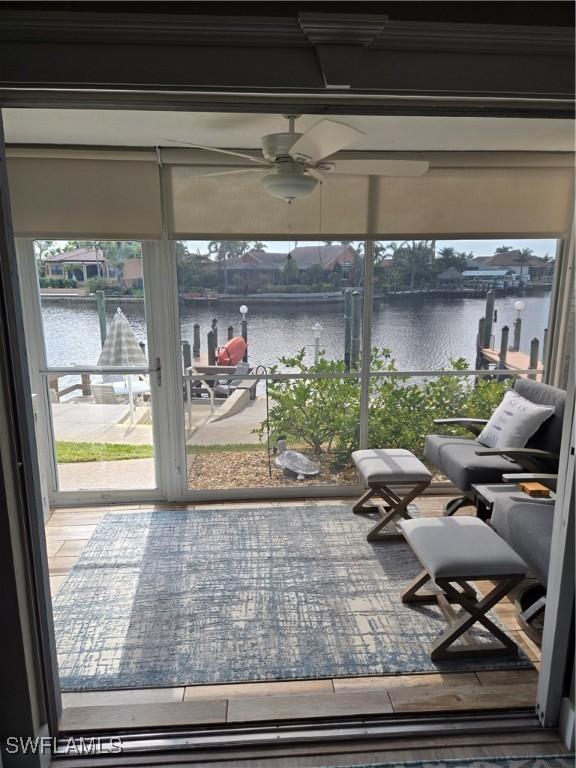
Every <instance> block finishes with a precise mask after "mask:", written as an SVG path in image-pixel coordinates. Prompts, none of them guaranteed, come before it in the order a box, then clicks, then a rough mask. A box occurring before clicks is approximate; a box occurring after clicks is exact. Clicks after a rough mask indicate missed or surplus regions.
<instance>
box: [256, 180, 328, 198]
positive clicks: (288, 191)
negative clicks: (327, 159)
mask: <svg viewBox="0 0 576 768" xmlns="http://www.w3.org/2000/svg"><path fill="white" fill-rule="evenodd" d="M262 185H263V186H264V189H265V190H266V192H267V193H268V194H269V195H272V196H273V197H278V198H280V199H281V200H286V201H287V202H291V201H292V200H297V199H298V198H300V197H306V196H307V195H310V194H312V192H314V190H315V189H316V187H317V185H318V179H316V178H315V177H314V176H308V175H306V174H305V173H269V174H267V175H266V176H264V177H263V178H262Z"/></svg>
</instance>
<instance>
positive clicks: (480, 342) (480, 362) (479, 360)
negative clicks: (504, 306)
mask: <svg viewBox="0 0 576 768" xmlns="http://www.w3.org/2000/svg"><path fill="white" fill-rule="evenodd" d="M485 326H486V318H485V317H481V318H480V320H478V335H477V336H476V370H477V371H479V370H480V369H481V368H484V367H485V366H486V361H485V360H484V355H483V354H482V348H483V346H484V329H485Z"/></svg>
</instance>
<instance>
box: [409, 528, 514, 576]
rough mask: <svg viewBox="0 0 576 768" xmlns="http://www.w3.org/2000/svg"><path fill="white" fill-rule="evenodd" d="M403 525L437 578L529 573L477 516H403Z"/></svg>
mask: <svg viewBox="0 0 576 768" xmlns="http://www.w3.org/2000/svg"><path fill="white" fill-rule="evenodd" d="M399 525H400V528H401V529H402V532H403V533H404V536H405V537H406V540H407V541H408V543H409V544H410V546H411V548H412V550H413V551H414V554H415V555H416V557H417V558H418V559H419V560H420V562H421V563H422V566H423V567H424V568H425V570H427V571H428V573H429V574H430V576H431V577H432V578H433V579H438V578H449V579H458V578H462V579H475V578H476V579H479V578H483V577H492V576H511V575H514V574H517V575H521V574H524V573H526V570H527V568H526V564H525V563H524V562H523V560H522V559H521V558H520V557H519V555H517V554H516V552H515V551H514V550H513V549H512V547H510V546H509V545H508V544H507V543H506V542H505V541H504V540H503V539H502V538H500V536H498V534H497V533H495V532H494V531H493V530H492V528H490V526H488V525H486V523H483V522H482V521H481V520H478V518H477V517H428V518H426V517H424V518H419V519H417V520H401V521H400V523H399Z"/></svg>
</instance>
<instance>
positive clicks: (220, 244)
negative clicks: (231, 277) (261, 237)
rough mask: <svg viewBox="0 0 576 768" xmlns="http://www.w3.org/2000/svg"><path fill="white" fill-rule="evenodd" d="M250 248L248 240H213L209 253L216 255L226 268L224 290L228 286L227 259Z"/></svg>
mask: <svg viewBox="0 0 576 768" xmlns="http://www.w3.org/2000/svg"><path fill="white" fill-rule="evenodd" d="M249 248H250V242H249V241H248V240H211V241H210V242H209V243H208V253H211V254H214V255H215V256H216V261H217V262H218V263H219V264H222V266H223V268H224V290H227V288H228V270H227V268H226V267H227V261H228V259H230V258H232V257H233V256H242V254H243V253H246V251H247V250H249Z"/></svg>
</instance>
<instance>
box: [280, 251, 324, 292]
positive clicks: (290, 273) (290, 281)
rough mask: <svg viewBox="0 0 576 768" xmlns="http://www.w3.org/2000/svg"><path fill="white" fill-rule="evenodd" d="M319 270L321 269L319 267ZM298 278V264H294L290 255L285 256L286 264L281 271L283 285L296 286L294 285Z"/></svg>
mask: <svg viewBox="0 0 576 768" xmlns="http://www.w3.org/2000/svg"><path fill="white" fill-rule="evenodd" d="M311 269H312V267H311ZM320 269H322V268H321V267H320ZM308 271H310V270H308ZM299 276H300V270H299V269H298V264H296V262H295V261H294V259H293V258H292V254H291V253H289V254H288V255H287V256H286V264H284V269H283V270H282V279H283V282H284V285H296V283H297V282H298V278H299Z"/></svg>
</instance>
